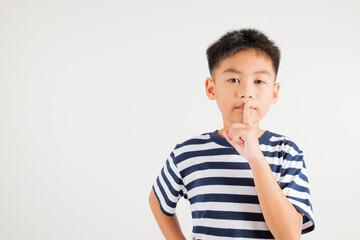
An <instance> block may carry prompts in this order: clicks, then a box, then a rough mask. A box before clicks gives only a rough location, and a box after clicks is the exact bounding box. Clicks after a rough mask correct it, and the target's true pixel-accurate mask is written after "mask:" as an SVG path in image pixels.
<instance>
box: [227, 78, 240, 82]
mask: <svg viewBox="0 0 360 240" xmlns="http://www.w3.org/2000/svg"><path fill="white" fill-rule="evenodd" d="M229 82H231V83H239V82H240V81H239V79H237V78H230V79H229Z"/></svg>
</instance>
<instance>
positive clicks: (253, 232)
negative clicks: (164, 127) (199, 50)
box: [149, 29, 315, 240]
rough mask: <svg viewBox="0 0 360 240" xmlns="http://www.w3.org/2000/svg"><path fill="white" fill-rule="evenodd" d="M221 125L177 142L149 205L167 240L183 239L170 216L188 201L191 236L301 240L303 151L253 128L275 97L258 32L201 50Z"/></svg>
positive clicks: (267, 48)
mask: <svg viewBox="0 0 360 240" xmlns="http://www.w3.org/2000/svg"><path fill="white" fill-rule="evenodd" d="M207 58H208V63H209V70H210V75H211V78H207V79H206V81H205V87H206V94H207V96H208V98H209V99H210V100H216V102H217V104H218V107H219V110H220V112H221V115H222V118H223V124H224V126H223V128H222V129H221V130H217V131H214V132H210V133H204V134H202V135H199V136H197V137H193V138H191V139H188V140H186V141H184V142H182V143H179V144H177V145H176V147H175V149H174V150H173V151H172V152H171V154H170V156H169V158H168V159H167V161H166V164H165V166H164V168H163V169H162V171H161V173H160V175H159V177H158V178H157V179H156V182H155V183H154V185H153V189H152V191H151V193H150V197H149V202H150V206H151V209H152V211H153V214H154V216H155V218H156V220H157V223H158V225H159V227H160V229H161V231H162V233H163V234H164V236H165V238H166V239H185V237H184V235H183V233H182V232H181V229H180V225H179V223H178V220H177V217H176V215H175V208H176V204H177V202H178V200H179V199H180V198H181V197H182V196H183V197H185V198H186V199H188V200H189V202H190V207H191V212H192V218H193V225H194V226H193V231H192V236H193V239H274V238H275V239H285V240H291V239H300V236H301V234H302V233H307V232H310V231H312V230H313V229H314V226H315V225H314V220H313V213H312V205H311V199H310V191H309V186H308V179H307V176H306V168H305V163H304V160H303V154H302V151H301V150H300V149H299V148H298V147H297V146H296V144H295V143H294V142H293V141H291V140H290V139H289V138H288V137H285V136H282V135H278V134H275V133H272V132H270V131H268V130H266V131H264V130H262V129H260V127H259V123H260V120H261V119H262V118H263V117H264V116H265V115H266V113H267V111H268V110H269V108H270V105H271V104H274V103H276V102H277V100H278V98H279V87H280V84H279V83H276V82H275V80H276V76H277V72H278V68H279V63H280V50H279V48H278V47H277V46H276V45H275V44H274V42H272V41H270V40H269V39H268V38H267V36H265V35H264V34H263V33H262V32H259V31H257V30H254V29H242V30H240V31H233V32H229V33H227V34H225V35H224V36H223V37H221V38H220V39H219V40H218V41H217V42H215V43H213V44H212V45H211V46H210V47H209V48H208V49H207Z"/></svg>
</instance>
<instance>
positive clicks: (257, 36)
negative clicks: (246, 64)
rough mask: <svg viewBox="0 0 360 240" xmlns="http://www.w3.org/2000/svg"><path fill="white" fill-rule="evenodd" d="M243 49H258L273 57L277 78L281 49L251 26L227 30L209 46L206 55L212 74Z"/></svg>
mask: <svg viewBox="0 0 360 240" xmlns="http://www.w3.org/2000/svg"><path fill="white" fill-rule="evenodd" d="M242 50H256V51H258V52H259V53H262V54H265V55H266V56H268V57H269V58H270V59H271V62H272V65H273V69H274V72H275V79H276V76H277V73H278V69H279V65H280V49H279V48H278V47H277V46H276V45H275V43H274V42H273V41H271V40H270V39H269V38H268V37H267V36H266V35H265V34H264V33H262V32H261V31H258V30H256V29H250V28H249V29H241V30H235V31H231V32H227V33H226V34H225V35H223V36H222V37H221V38H220V39H219V40H217V41H216V42H214V43H213V44H212V45H210V46H209V48H208V49H207V51H206V55H207V59H208V64H209V71H210V74H211V76H213V71H214V69H215V68H216V67H218V65H219V64H220V62H221V61H222V60H223V59H225V58H227V57H230V56H232V55H234V54H236V53H238V52H239V51H242Z"/></svg>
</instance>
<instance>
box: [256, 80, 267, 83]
mask: <svg viewBox="0 0 360 240" xmlns="http://www.w3.org/2000/svg"><path fill="white" fill-rule="evenodd" d="M264 83H265V82H264V81H263V80H255V84H264Z"/></svg>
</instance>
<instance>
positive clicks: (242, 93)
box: [237, 82, 254, 99]
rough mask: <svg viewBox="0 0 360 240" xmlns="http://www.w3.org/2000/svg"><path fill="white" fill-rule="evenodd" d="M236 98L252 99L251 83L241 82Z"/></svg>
mask: <svg viewBox="0 0 360 240" xmlns="http://www.w3.org/2000/svg"><path fill="white" fill-rule="evenodd" d="M237 96H238V97H240V98H245V99H247V98H254V87H253V86H252V85H251V83H248V82H243V83H242V84H240V85H239V89H238V92H237Z"/></svg>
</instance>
